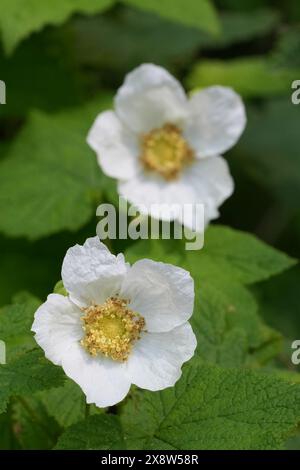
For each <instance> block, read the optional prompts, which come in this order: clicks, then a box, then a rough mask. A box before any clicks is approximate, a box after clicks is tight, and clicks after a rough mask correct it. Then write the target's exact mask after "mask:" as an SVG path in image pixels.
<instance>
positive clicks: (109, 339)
mask: <svg viewBox="0 0 300 470" xmlns="http://www.w3.org/2000/svg"><path fill="white" fill-rule="evenodd" d="M84 313H85V314H84V316H83V317H82V321H83V322H84V325H83V329H84V331H85V336H84V338H83V339H82V340H81V345H82V346H83V347H84V348H85V349H86V351H87V352H88V353H89V354H91V355H92V356H97V355H98V354H103V355H104V356H106V357H110V358H111V359H113V360H115V361H126V360H127V359H128V356H129V354H130V352H131V349H132V345H133V343H134V342H135V341H137V340H138V339H139V338H140V334H141V332H142V330H143V329H144V327H145V320H144V318H143V317H142V316H141V315H140V314H139V313H137V312H134V311H133V310H130V309H129V308H128V301H127V300H124V299H119V298H115V297H110V298H109V299H108V300H106V302H105V303H104V304H102V305H91V306H89V307H87V308H85V309H84Z"/></svg>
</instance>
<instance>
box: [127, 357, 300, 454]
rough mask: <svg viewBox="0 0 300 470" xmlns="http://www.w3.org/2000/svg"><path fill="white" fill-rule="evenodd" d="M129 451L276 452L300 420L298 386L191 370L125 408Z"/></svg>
mask: <svg viewBox="0 0 300 470" xmlns="http://www.w3.org/2000/svg"><path fill="white" fill-rule="evenodd" d="M121 418H122V424H123V429H124V432H125V438H126V443H127V446H128V448H131V449H156V450H157V449H185V450H186V449H205V450H209V449H218V450H221V449H227V450H228V449H277V448H281V447H282V446H283V443H284V441H285V439H286V437H287V436H288V435H289V433H290V432H291V431H292V430H293V429H294V428H295V426H296V425H297V423H298V422H299V419H300V386H299V385H291V384H289V383H287V382H284V381H281V380H280V379H277V378H275V377H273V376H269V375H263V374H261V373H254V372H252V371H249V370H241V369H220V368H218V367H216V366H204V365H195V363H194V364H193V365H191V364H190V365H189V366H188V367H186V369H185V372H184V375H183V377H182V379H181V380H180V381H179V382H178V383H177V384H176V386H175V387H174V388H169V389H167V390H164V391H162V392H156V393H151V392H139V391H137V392H135V394H134V395H133V397H132V398H131V399H129V400H128V401H127V403H126V405H125V406H124V407H123V413H122V416H121Z"/></svg>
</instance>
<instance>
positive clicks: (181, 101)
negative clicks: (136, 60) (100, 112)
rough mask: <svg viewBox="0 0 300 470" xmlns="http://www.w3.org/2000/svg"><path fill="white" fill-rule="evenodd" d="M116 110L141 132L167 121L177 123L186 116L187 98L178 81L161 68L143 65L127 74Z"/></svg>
mask: <svg viewBox="0 0 300 470" xmlns="http://www.w3.org/2000/svg"><path fill="white" fill-rule="evenodd" d="M115 109H116V113H117V115H118V116H119V118H120V119H121V120H122V121H123V122H124V123H126V125H127V126H129V127H130V128H131V129H132V130H133V131H135V132H138V133H143V132H149V131H150V130H151V129H155V128H158V127H161V126H162V125H163V124H165V123H166V122H171V123H174V124H176V123H177V124H180V123H181V122H182V120H183V119H184V118H185V117H186V112H187V99H186V95H185V92H184V90H183V88H182V86H181V85H180V83H179V82H178V81H177V80H176V79H175V78H174V77H173V76H172V75H171V74H169V72H167V71H166V70H165V69H164V68H162V67H159V66H157V65H153V64H143V65H140V66H139V67H137V68H136V69H134V70H133V71H132V72H130V73H129V74H128V75H127V76H126V78H125V81H124V83H123V85H122V86H121V87H120V88H119V90H118V93H117V95H116V98H115Z"/></svg>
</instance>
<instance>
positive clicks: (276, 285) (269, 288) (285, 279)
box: [252, 264, 300, 338]
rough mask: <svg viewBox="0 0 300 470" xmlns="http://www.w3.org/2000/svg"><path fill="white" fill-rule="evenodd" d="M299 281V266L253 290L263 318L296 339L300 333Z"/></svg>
mask: <svg viewBox="0 0 300 470" xmlns="http://www.w3.org/2000/svg"><path fill="white" fill-rule="evenodd" d="M299 279H300V265H299V264H298V265H297V266H295V267H294V268H293V269H289V270H288V271H286V272H284V273H282V274H281V275H280V276H276V277H275V278H271V279H269V280H267V281H265V282H261V283H259V284H256V285H255V286H253V289H252V290H253V292H254V294H255V295H256V298H257V300H258V302H259V306H260V314H261V316H262V317H263V318H264V319H265V320H266V321H267V322H268V324H269V325H271V326H272V327H274V328H277V329H279V330H280V331H281V332H282V333H283V334H284V335H285V336H287V337H288V338H296V337H298V336H299V332H300V308H299V298H298V296H299ZM285 312H286V313H287V314H285Z"/></svg>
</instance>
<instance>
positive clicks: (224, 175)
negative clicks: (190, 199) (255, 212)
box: [182, 156, 234, 229]
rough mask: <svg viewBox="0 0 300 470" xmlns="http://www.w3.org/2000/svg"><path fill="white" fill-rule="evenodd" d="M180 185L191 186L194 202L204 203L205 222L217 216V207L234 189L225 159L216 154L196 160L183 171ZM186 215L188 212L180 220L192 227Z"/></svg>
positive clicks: (191, 221)
mask: <svg viewBox="0 0 300 470" xmlns="http://www.w3.org/2000/svg"><path fill="white" fill-rule="evenodd" d="M182 185H185V186H186V187H189V188H193V192H194V203H195V204H196V203H197V202H198V203H201V204H204V216H205V224H207V223H208V222H209V221H210V220H213V219H216V218H217V217H218V216H219V211H218V207H219V206H220V205H221V204H223V202H224V201H225V200H226V199H227V198H228V197H229V196H231V194H232V193H233V190H234V182H233V179H232V177H231V175H230V171H229V167H228V164H227V161H226V160H225V159H224V158H222V157H217V156H214V157H210V158H204V159H202V160H198V161H197V162H196V163H195V164H194V165H193V166H191V167H190V168H189V169H188V171H187V172H185V173H184V175H183V179H182ZM188 217H189V213H187V216H186V217H185V214H184V217H183V221H182V222H183V223H184V224H185V225H187V226H188V227H189V228H191V229H193V220H189V219H188Z"/></svg>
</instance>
